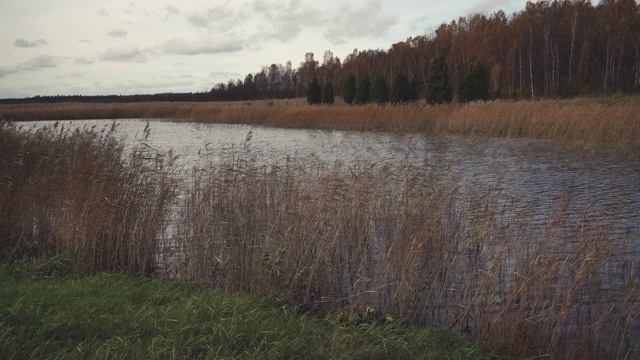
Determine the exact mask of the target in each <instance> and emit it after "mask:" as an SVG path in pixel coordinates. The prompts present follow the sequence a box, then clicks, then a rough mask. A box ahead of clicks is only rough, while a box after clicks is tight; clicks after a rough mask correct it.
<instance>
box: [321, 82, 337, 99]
mask: <svg viewBox="0 0 640 360" xmlns="http://www.w3.org/2000/svg"><path fill="white" fill-rule="evenodd" d="M334 100H335V99H334V96H333V84H332V83H330V82H329V83H327V85H325V87H324V91H323V92H322V103H323V104H333V102H334Z"/></svg>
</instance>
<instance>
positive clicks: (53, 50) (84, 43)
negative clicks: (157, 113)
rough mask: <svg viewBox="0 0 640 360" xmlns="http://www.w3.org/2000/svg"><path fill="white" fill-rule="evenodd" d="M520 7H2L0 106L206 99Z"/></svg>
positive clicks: (192, 1) (283, 0)
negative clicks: (237, 83)
mask: <svg viewBox="0 0 640 360" xmlns="http://www.w3.org/2000/svg"><path fill="white" fill-rule="evenodd" d="M525 4H526V0H480V1H468V0H459V1H458V0H453V1H442V0H356V1H346V0H318V1H307V0H278V1H271V0H234V1H231V0H228V1H227V0H209V1H205V0H182V1H178V0H146V1H135V2H132V1H121V0H100V1H98V0H56V1H52V0H17V1H14V0H2V2H1V3H0V98H21V97H31V96H36V95H41V96H45V95H107V94H119V95H127V94H151V93H162V92H202V91H209V90H210V89H211V88H212V87H214V86H215V85H216V84H218V83H221V82H222V83H227V82H228V81H229V80H232V79H233V80H236V79H244V78H245V76H246V75H247V74H249V73H252V74H255V73H256V72H259V71H260V70H261V69H262V67H263V66H268V65H270V64H273V63H276V64H285V63H286V62H287V61H291V63H292V64H293V67H294V68H296V67H298V65H299V64H300V62H302V61H304V58H305V53H307V52H313V53H314V55H315V60H318V61H320V62H322V58H323V54H324V52H325V51H326V50H330V51H331V52H332V53H333V54H334V56H336V57H338V58H340V59H341V60H342V59H344V58H345V57H346V55H348V54H350V53H352V52H353V50H354V49H356V48H357V49H359V50H367V49H381V50H387V49H389V48H390V47H391V45H392V44H394V43H397V42H399V41H404V40H406V39H407V38H408V37H410V36H417V35H424V34H432V33H433V31H434V30H435V29H436V28H437V27H438V26H439V25H440V24H442V23H449V22H450V21H451V20H455V19H457V18H458V17H459V16H466V15H469V14H473V13H482V14H487V15H490V14H492V13H494V12H495V11H497V10H503V11H504V12H505V13H506V14H507V15H508V16H510V15H511V14H513V13H514V12H519V11H521V10H523V9H524V7H525Z"/></svg>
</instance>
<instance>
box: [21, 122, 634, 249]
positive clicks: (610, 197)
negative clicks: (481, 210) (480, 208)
mask: <svg viewBox="0 0 640 360" xmlns="http://www.w3.org/2000/svg"><path fill="white" fill-rule="evenodd" d="M53 123H54V122H52V121H49V122H47V121H39V122H23V123H20V124H21V125H22V126H23V127H24V128H29V127H31V126H48V125H52V124H53ZM112 123H113V121H112V120H86V121H82V120H80V121H79V120H76V121H68V122H64V123H62V124H63V125H64V126H65V127H67V128H78V127H79V128H82V127H93V126H95V127H96V128H98V129H100V128H102V127H110V126H111V125H112ZM117 124H118V126H117V130H116V134H117V135H116V136H118V137H122V138H123V139H124V140H125V143H126V144H127V145H128V146H132V145H133V144H134V143H135V142H136V141H139V140H140V139H142V138H143V136H144V134H143V130H144V128H145V126H146V124H147V122H146V121H143V120H119V121H118V122H117ZM150 126H151V135H150V137H149V138H148V139H146V142H147V144H149V145H150V146H151V147H152V148H154V149H157V150H158V151H160V152H165V151H168V150H173V153H174V154H176V155H178V156H179V158H178V163H179V164H180V165H182V166H184V167H185V168H189V167H191V166H197V165H198V164H200V163H201V162H203V161H216V160H217V158H218V157H219V156H222V155H223V154H225V153H228V152H229V151H233V150H234V149H238V148H244V147H246V146H248V147H249V148H250V151H251V152H253V154H254V156H256V157H258V158H260V159H264V160H265V162H274V161H286V159H287V158H294V157H297V158H305V157H313V158H314V160H316V161H321V162H322V163H324V164H326V165H327V166H329V165H332V164H334V163H335V162H341V163H343V164H346V165H349V164H350V163H355V162H360V161H369V162H376V163H397V162H408V163H410V164H412V165H413V166H416V167H420V168H425V169H429V170H433V171H435V172H436V173H442V174H448V175H453V176H454V177H455V178H456V180H457V185H458V186H459V188H460V192H461V193H463V194H464V193H467V192H468V193H473V194H482V193H487V194H489V193H490V194H491V196H493V197H495V198H497V199H499V200H503V201H505V202H506V201H509V202H514V203H515V204H516V208H518V209H520V210H522V211H526V212H527V216H528V218H529V219H530V221H532V222H533V223H534V224H535V223H538V224H544V223H546V222H547V221H548V220H549V216H550V214H553V213H554V212H555V211H556V210H558V206H560V205H559V204H561V203H562V202H561V201H560V200H561V199H563V198H566V199H569V203H567V204H565V206H566V207H567V208H566V210H567V213H569V214H574V215H575V219H572V221H579V219H581V218H583V215H584V214H586V216H591V215H589V214H596V215H592V217H591V218H588V220H589V221H590V222H591V223H599V224H602V225H603V226H607V227H609V228H610V230H611V232H612V233H613V234H618V235H620V236H622V237H630V236H632V237H637V235H638V233H639V230H640V228H639V224H640V163H633V162H618V161H612V160H611V159H607V158H599V157H594V156H591V155H589V156H583V155H582V154H580V153H579V152H575V151H572V150H571V149H568V148H566V147H564V146H562V145H561V144H556V143H553V142H550V141H544V140H528V139H494V138H468V137H453V136H449V137H439V138H431V137H425V136H424V135H420V134H385V133H371V132H345V131H324V130H289V129H273V128H264V127H250V126H246V125H224V124H211V125H208V124H193V123H176V122H164V121H152V122H151V124H150Z"/></svg>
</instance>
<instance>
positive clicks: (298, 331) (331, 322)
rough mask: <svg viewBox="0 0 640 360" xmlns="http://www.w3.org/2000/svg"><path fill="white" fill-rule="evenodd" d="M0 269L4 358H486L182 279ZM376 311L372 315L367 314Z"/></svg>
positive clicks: (58, 263)
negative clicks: (302, 312)
mask: <svg viewBox="0 0 640 360" xmlns="http://www.w3.org/2000/svg"><path fill="white" fill-rule="evenodd" d="M70 265H71V263H70V262H69V261H65V260H64V259H61V258H54V259H49V260H45V261H39V262H36V263H34V262H26V261H22V262H16V263H13V264H0V358H2V359H27V358H29V359H41V358H47V359H50V358H64V359H73V358H82V359H92V358H103V359H107V358H108V359H114V358H130V359H134V358H135V359H141V358H150V359H165V358H170V359H174V358H203V359H206V358H215V359H223V358H227V359H230V358H251V359H255V358H259V359H262V358H264V359H282V358H287V359H291V358H304V359H482V358H487V357H488V356H487V355H486V354H483V352H482V350H481V349H480V347H479V346H478V345H475V344H473V343H471V342H469V341H467V340H466V339H463V338H460V337H459V336H457V335H453V334H451V333H449V332H446V331H444V330H442V329H439V328H435V327H427V328H413V327H409V326H407V325H403V324H400V323H398V322H397V321H393V320H389V319H386V320H385V318H386V317H385V316H379V315H376V314H371V313H372V311H370V314H369V315H370V316H369V317H367V316H366V315H358V314H349V313H345V312H344V311H343V312H342V313H332V314H329V315H326V316H324V317H319V316H310V315H301V314H300V313H299V312H298V311H297V309H296V308H295V307H293V306H292V305H290V304H287V303H285V302H283V301H280V300H278V299H276V298H274V297H259V296H250V295H237V294H225V293H223V292H220V291H217V290H214V289H211V288H208V287H206V286H204V285H201V284H196V283H192V282H186V281H180V280H166V279H165V280H161V279H155V278H148V277H147V278H145V277H130V276H126V275H119V274H97V275H83V274H78V273H76V272H73V271H71V270H69V269H71V266H70ZM371 315H373V316H371Z"/></svg>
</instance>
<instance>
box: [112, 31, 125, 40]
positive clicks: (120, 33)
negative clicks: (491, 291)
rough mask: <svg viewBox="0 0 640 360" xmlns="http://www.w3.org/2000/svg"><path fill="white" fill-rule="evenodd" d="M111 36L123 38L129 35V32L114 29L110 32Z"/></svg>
mask: <svg viewBox="0 0 640 360" xmlns="http://www.w3.org/2000/svg"><path fill="white" fill-rule="evenodd" d="M109 36H111V37H113V38H123V37H127V32H126V31H124V30H113V31H111V32H110V33H109Z"/></svg>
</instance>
